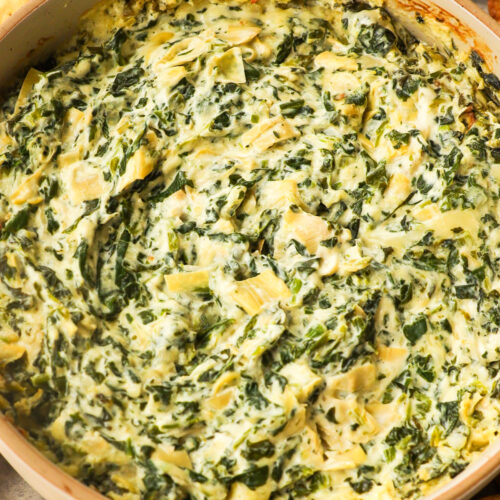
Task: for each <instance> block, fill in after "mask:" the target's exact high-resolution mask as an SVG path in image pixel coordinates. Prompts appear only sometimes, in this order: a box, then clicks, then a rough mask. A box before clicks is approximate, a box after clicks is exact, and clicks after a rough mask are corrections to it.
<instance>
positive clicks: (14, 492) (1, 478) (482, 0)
mask: <svg viewBox="0 0 500 500" xmlns="http://www.w3.org/2000/svg"><path fill="white" fill-rule="evenodd" d="M487 1H488V0H478V1H477V2H476V3H477V4H478V5H480V6H481V7H482V8H483V9H485V10H486V9H487V7H486V6H487ZM495 490H497V488H496V487H495ZM485 493H486V494H490V495H491V494H494V493H500V491H494V490H492V489H491V488H489V491H487V492H485ZM0 500H43V499H42V497H41V496H40V495H38V494H37V493H35V492H34V491H33V490H32V489H31V488H30V487H29V486H28V485H27V484H26V483H25V482H24V481H23V480H22V479H21V478H20V477H19V476H18V475H17V474H16V472H15V471H14V470H13V469H12V468H11V467H10V466H9V464H8V463H7V462H6V461H5V460H4V459H3V457H1V456H0Z"/></svg>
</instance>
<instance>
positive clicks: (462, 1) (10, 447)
mask: <svg viewBox="0 0 500 500" xmlns="http://www.w3.org/2000/svg"><path fill="white" fill-rule="evenodd" d="M47 1H48V0H31V1H28V2H27V3H26V4H25V5H24V6H23V7H21V8H20V9H19V10H18V11H16V12H15V13H14V14H12V15H11V16H9V18H8V19H7V20H6V21H5V22H4V23H2V24H1V25H0V43H1V42H2V40H3V39H4V38H5V37H6V36H7V35H8V34H9V33H10V32H11V31H12V30H13V29H14V28H16V26H17V25H19V24H20V23H21V22H22V21H23V20H24V19H25V18H26V17H28V16H29V15H31V14H33V13H34V12H35V11H36V10H37V9H38V8H39V7H40V6H42V5H43V4H44V3H46V2H47ZM413 1H415V2H416V3H417V2H418V0H411V2H413ZM449 1H450V3H452V4H453V3H454V4H456V6H457V8H460V7H461V8H463V9H465V10H466V11H467V12H468V14H470V15H472V16H473V17H475V18H476V20H477V21H479V22H480V24H482V26H483V27H484V28H486V29H488V30H489V31H490V32H491V33H492V34H493V35H494V36H495V37H496V38H497V40H498V46H497V47H489V49H490V50H491V52H492V53H493V55H494V56H496V57H499V58H500V24H498V23H497V22H496V21H495V20H493V19H492V18H491V17H490V16H488V15H487V14H486V13H485V12H484V11H483V10H481V9H480V8H479V7H478V6H477V5H475V4H474V3H473V2H472V1H471V0H449ZM96 3H97V1H96ZM436 8H437V9H438V11H440V12H443V13H445V14H448V12H447V11H446V10H445V9H444V8H441V7H438V6H436ZM453 17H454V16H453ZM461 25H462V26H463V23H461ZM475 36H476V37H477V39H478V40H481V37H480V35H479V34H478V33H475ZM0 454H2V455H3V456H4V457H5V459H6V460H7V461H8V462H9V463H10V464H11V465H12V466H13V467H14V469H16V470H17V472H18V473H19V474H20V475H21V476H22V477H23V478H24V479H25V480H26V481H27V482H28V483H29V484H30V485H31V486H32V487H33V488H34V489H35V490H37V491H38V492H39V493H40V494H41V495H42V496H44V497H45V498H47V499H50V500H105V497H104V496H102V495H101V494H99V493H97V492H96V491H95V490H93V489H91V488H89V487H87V486H85V485H84V484H83V483H81V482H80V481H78V480H77V479H75V478H73V477H71V476H70V475H68V474H67V473H65V472H64V471H63V470H62V469H60V468H59V467H58V466H57V465H55V464H54V463H52V462H51V461H49V460H48V459H47V458H45V457H44V456H43V455H42V454H41V453H40V452H39V451H38V450H37V449H36V448H35V447H34V446H33V445H32V444H31V443H29V441H28V440H27V439H26V438H25V437H24V436H23V434H22V433H21V432H20V431H19V430H18V429H17V428H16V427H14V425H13V424H12V423H11V422H10V421H9V420H8V419H7V418H6V417H5V416H3V415H1V414H0ZM498 472H500V438H498V439H497V441H496V442H494V443H493V444H492V445H490V446H489V447H488V449H487V450H485V451H484V452H483V453H482V454H481V456H480V457H479V458H478V459H477V460H476V461H475V462H473V463H472V464H471V465H470V466H469V467H467V469H466V470H465V471H464V472H462V473H461V474H459V475H458V476H457V477H455V478H454V479H452V480H451V481H450V482H448V483H447V484H445V485H444V486H443V487H441V488H439V489H438V490H437V491H435V492H433V493H431V495H429V496H428V497H427V500H459V499H462V498H467V497H468V496H469V495H471V494H473V493H475V492H477V490H478V489H479V488H480V487H481V486H484V485H485V484H486V483H487V482H488V481H489V480H491V479H492V478H493V477H494V476H495V475H496V474H497V473H498Z"/></svg>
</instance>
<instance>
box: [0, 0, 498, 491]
mask: <svg viewBox="0 0 500 500" xmlns="http://www.w3.org/2000/svg"><path fill="white" fill-rule="evenodd" d="M94 3H95V0H33V1H30V2H28V3H27V4H26V5H25V6H24V7H22V8H21V9H20V10H19V11H18V12H16V13H15V14H14V15H13V16H11V17H10V18H9V19H8V20H7V22H5V23H4V24H3V25H2V26H0V56H1V58H2V61H3V68H2V69H3V71H2V74H1V75H0V86H6V85H8V83H9V81H10V80H11V78H12V77H14V76H15V75H16V74H17V73H18V72H19V71H21V70H22V69H23V68H24V67H26V66H27V65H28V64H30V63H33V62H34V61H36V60H37V59H38V60H39V59H42V58H43V57H46V56H47V54H49V53H50V51H51V50H53V49H54V48H56V47H57V46H58V44H60V42H61V41H62V40H64V39H65V38H67V37H68V36H69V34H71V32H72V31H73V30H74V29H75V27H76V24H77V22H78V19H79V17H80V15H81V14H82V13H83V12H84V11H85V10H87V9H88V8H90V7H91V6H92V5H93V4H94ZM386 5H387V8H388V10H389V11H390V13H391V14H392V15H393V16H394V17H395V18H397V19H398V20H399V21H401V22H402V23H403V24H405V25H406V26H407V28H408V29H409V30H410V31H411V32H412V33H413V34H414V35H416V36H417V37H418V38H420V39H423V40H425V41H426V42H428V43H430V44H439V32H440V31H441V30H442V29H449V30H451V32H452V33H453V34H454V38H455V40H456V42H457V44H458V46H459V47H461V48H464V49H471V48H474V49H475V50H476V51H477V52H479V53H480V54H481V55H482V56H483V58H484V59H485V61H486V62H487V63H488V65H489V66H490V68H491V70H492V71H494V72H496V73H497V74H498V73H500V27H499V25H498V24H496V23H495V22H494V21H493V20H492V19H490V18H489V17H488V16H487V15H486V14H484V13H483V12H482V11H481V10H480V9H479V8H478V7H476V6H475V5H473V4H472V3H470V2H469V1H468V0H459V1H458V2H456V1H454V0H436V1H435V2H433V3H430V2H429V3H428V2H427V1H426V0H425V1H424V0H387V2H386ZM415 11H418V12H422V13H423V14H425V16H426V17H427V18H432V21H431V23H429V24H430V25H431V29H430V30H428V31H425V32H424V31H422V29H421V28H420V27H419V26H418V24H417V23H416V22H412V21H410V20H411V19H415V16H414V15H411V16H410V15H408V13H410V12H411V13H414V12H415ZM0 453H2V454H3V455H4V456H5V458H6V459H7V460H8V461H9V462H10V463H11V464H12V466H13V467H14V468H15V469H16V470H17V471H18V472H19V473H20V474H21V475H22V476H23V477H24V478H25V479H26V481H27V482H28V483H30V484H31V486H33V487H34V488H35V489H36V490H37V491H39V492H40V494H42V495H43V496H44V497H45V498H47V499H50V500H60V499H61V500H62V499H64V500H70V499H81V500H93V499H95V500H97V499H99V498H101V499H102V498H103V497H102V496H101V495H99V494H98V493H96V492H95V491H92V490H91V489H89V488H87V487H85V486H84V485H82V484H81V483H79V482H78V481H77V480H75V479H73V478H71V477H69V476H68V475H66V474H65V473H63V472H62V471H61V470H60V469H59V468H58V467H57V466H55V465H54V464H52V463H51V462H49V461H48V460H47V459H46V458H44V457H43V456H42V455H41V454H40V453H39V452H38V451H37V450H36V449H35V448H34V447H33V446H32V445H30V444H29V443H28V442H27V441H26V440H25V439H24V437H23V436H22V434H21V433H20V432H18V431H17V430H16V429H15V428H14V427H13V426H12V425H11V424H10V423H9V422H8V421H7V420H6V419H5V418H3V417H0ZM498 472H500V442H496V443H495V444H493V445H492V446H491V447H490V448H489V449H487V450H486V451H485V452H484V453H483V454H482V455H481V457H480V458H479V459H478V460H476V461H475V462H474V463H472V465H471V466H469V467H468V468H467V469H466V470H465V471H464V472H463V473H461V474H460V475H458V476H457V477H456V478H455V479H453V480H452V481H450V482H449V483H448V484H446V485H445V486H444V487H443V488H441V489H439V490H438V491H436V492H434V493H433V494H431V495H430V496H429V497H428V498H429V500H430V499H435V500H437V499H440V500H447V499H450V500H451V499H467V498H470V497H471V496H472V495H473V494H474V493H476V492H477V491H478V490H479V489H480V488H481V487H482V486H484V485H485V484H486V483H487V482H488V481H489V480H491V479H492V478H493V477H494V475H495V474H497V473H498Z"/></svg>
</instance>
